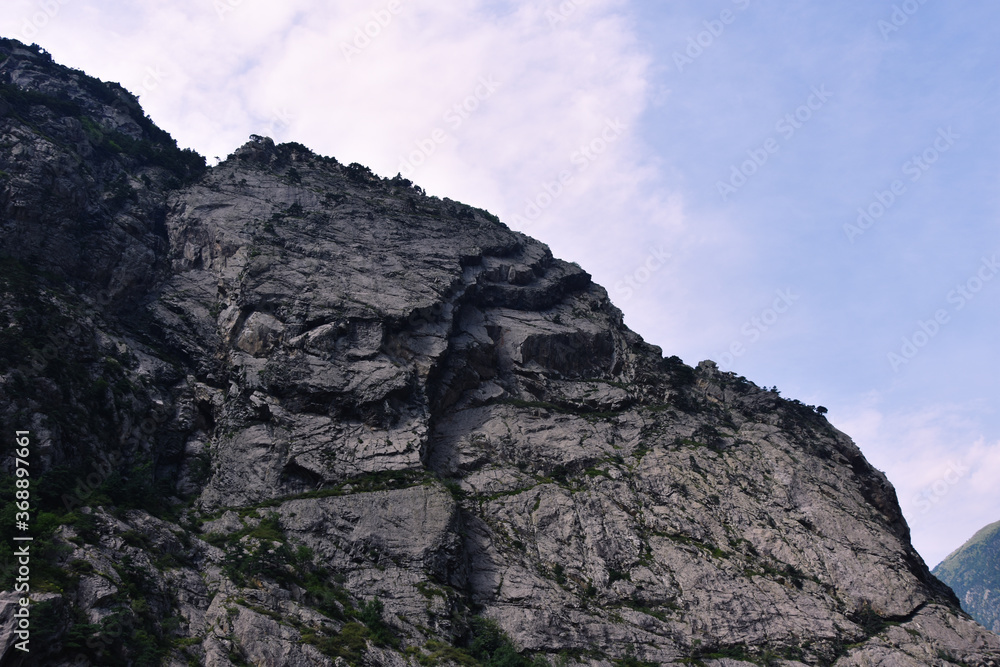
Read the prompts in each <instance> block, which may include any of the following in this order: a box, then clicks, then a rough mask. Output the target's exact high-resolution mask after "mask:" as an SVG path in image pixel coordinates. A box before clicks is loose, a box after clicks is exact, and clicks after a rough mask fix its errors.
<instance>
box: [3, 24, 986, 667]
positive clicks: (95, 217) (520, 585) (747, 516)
mask: <svg viewBox="0 0 1000 667" xmlns="http://www.w3.org/2000/svg"><path fill="white" fill-rule="evenodd" d="M0 229H2V234H0V292H2V294H3V299H2V300H0V318H2V319H0V343H2V346H0V350H2V352H0V372H2V379H0V382H2V384H0V422H2V432H3V433H4V434H12V433H13V432H14V431H18V430H19V431H30V434H31V435H30V437H31V441H32V443H33V444H32V455H31V461H30V465H31V474H32V477H31V480H32V482H31V483H32V494H33V499H34V502H35V507H34V510H35V513H34V514H33V516H32V531H33V535H34V538H35V539H34V542H33V546H32V549H33V552H32V553H33V560H32V563H33V565H32V570H31V586H32V595H33V599H34V604H33V605H32V607H31V613H32V621H31V623H32V625H31V633H32V634H31V653H30V654H29V655H27V656H26V655H25V654H23V653H21V652H18V651H17V650H16V649H15V648H14V646H13V644H14V642H15V641H16V640H17V638H16V636H14V635H12V634H11V629H12V628H13V622H12V615H13V613H14V611H15V609H16V598H17V597H18V596H17V595H16V594H13V593H4V594H3V595H2V597H0V619H3V621H2V628H3V629H2V630H0V632H2V634H0V651H3V656H4V657H3V660H4V664H11V665H19V664H24V665H28V664H46V665H87V664H90V665H157V664H165V665H185V664H204V665H212V666H221V665H250V664H252V665H294V666H298V665H333V664H343V663H344V662H346V663H350V664H372V665H400V666H401V665H407V664H408V665H418V664H419V665H435V664H462V665H476V664H482V665H495V666H499V665H505V666H507V665H509V666H517V665H529V664H532V665H543V664H546V665H584V664H585V665H595V666H596V665H611V664H616V665H622V666H626V667H632V666H635V665H646V664H678V663H694V664H697V665H713V666H717V667H737V666H738V665H740V664H747V663H755V664H759V665H764V664H767V665H778V664H783V665H788V666H791V665H797V664H807V665H832V664H837V665H842V666H845V667H846V666H848V665H870V664H880V665H945V664H946V663H956V664H963V665H990V666H993V665H996V664H997V661H998V660H1000V639H998V638H997V636H996V635H993V634H991V633H989V632H987V631H986V630H984V629H983V628H982V627H980V626H979V625H977V624H976V623H975V622H974V621H972V620H971V619H970V618H969V617H968V616H967V615H966V614H964V613H963V612H962V611H961V609H960V608H959V605H958V601H957V599H956V598H955V597H954V595H953V594H952V593H951V591H950V590H949V589H948V588H947V587H946V586H944V585H942V584H941V583H940V582H939V581H938V580H937V579H935V578H934V577H933V576H932V575H931V574H930V572H929V571H928V569H927V567H926V566H925V564H924V563H923V561H922V560H921V559H920V557H919V556H918V555H917V553H916V552H915V551H914V550H913V548H912V546H911V545H910V541H909V534H908V528H907V526H906V523H905V521H904V519H903V517H902V515H901V513H900V510H899V506H898V504H897V502H896V497H895V493H894V491H893V489H892V486H891V485H890V484H889V483H888V482H887V480H886V479H885V477H884V476H883V475H882V473H880V472H879V471H877V470H875V469H874V468H872V467H871V466H870V465H869V464H868V463H867V462H866V461H865V459H864V457H863V455H862V454H861V452H860V451H859V450H858V448H857V447H856V446H855V445H854V443H852V442H851V440H850V439H849V438H848V437H847V436H846V435H844V434H842V433H840V432H838V431H837V430H836V429H834V428H833V427H832V426H831V425H830V424H829V423H828V422H827V421H826V420H825V418H824V417H823V416H822V415H821V414H819V413H817V412H816V411H815V410H814V409H813V408H812V407H811V406H807V405H803V404H801V403H799V402H797V401H789V400H785V399H782V398H780V397H779V396H778V395H777V394H776V393H774V392H770V391H766V390H763V389H760V388H759V387H757V386H755V385H754V384H753V383H751V382H749V381H747V380H746V379H745V378H742V377H737V376H735V375H733V374H731V373H723V372H720V371H719V370H718V369H717V368H716V366H715V365H714V364H712V363H711V362H703V363H701V364H699V365H698V367H697V368H691V367H689V366H686V365H684V364H683V363H682V362H681V361H680V360H679V359H677V358H676V357H667V358H664V357H663V355H662V353H661V350H660V349H659V348H657V347H655V346H652V345H649V344H647V343H645V342H644V341H643V340H642V339H641V338H640V337H639V336H637V335H636V334H634V333H633V332H631V331H629V330H628V329H627V328H626V327H625V326H624V325H623V323H622V315H621V312H620V311H619V310H618V309H616V308H615V307H614V305H613V304H611V303H610V301H609V300H608V296H607V293H606V292H605V290H604V289H603V288H601V287H600V286H598V285H596V284H594V283H593V282H592V281H591V279H590V276H589V275H588V274H587V273H586V272H585V271H583V270H582V269H581V268H580V267H578V266H576V265H573V264H568V263H566V262H563V261H560V260H558V259H556V258H554V257H553V256H552V255H551V253H550V252H549V250H548V248H547V247H546V246H544V245H543V244H541V243H539V242H537V241H535V240H533V239H531V238H529V237H526V236H524V235H523V234H519V233H517V232H514V231H511V230H510V229H508V228H507V227H506V226H505V225H503V224H502V223H501V222H500V221H499V220H498V219H497V218H496V217H494V216H493V215H491V214H489V213H487V212H485V211H482V210H478V209H475V208H471V207H469V206H466V205H463V204H460V203H457V202H453V201H450V200H448V199H444V200H441V199H438V198H436V197H427V196H425V195H424V193H423V192H422V191H421V190H420V189H419V188H417V187H415V186H413V185H412V184H411V183H410V182H409V181H406V180H404V179H402V178H398V177H397V178H396V179H392V180H385V179H381V178H378V177H376V176H374V175H373V174H372V173H371V172H370V171H369V170H368V169H366V168H365V167H363V166H361V165H357V164H352V165H346V166H345V165H342V164H339V163H338V162H337V161H336V160H334V159H332V158H326V157H320V156H318V155H315V154H313V153H312V152H311V151H310V150H308V149H307V148H306V147H304V146H301V145H298V144H283V145H275V144H274V143H273V142H272V141H270V140H269V139H266V138H261V137H254V138H252V139H251V141H250V142H249V143H248V144H247V145H245V146H243V147H242V148H240V149H238V150H237V151H236V152H235V153H233V154H232V155H231V156H229V158H228V159H227V160H226V161H225V162H223V163H222V164H220V165H218V166H216V167H213V168H211V169H206V168H205V165H204V161H203V160H202V159H201V158H199V157H198V156H197V155H194V154H193V153H191V152H189V151H180V150H178V149H177V147H176V144H175V143H174V142H173V141H172V140H171V139H170V137H169V136H167V135H166V134H165V133H163V132H162V131H160V130H159V129H157V128H156V127H155V125H153V124H152V122H151V121H149V120H148V119H147V118H146V117H145V115H144V114H143V112H142V111H141V109H140V108H139V106H138V104H137V101H136V100H135V98H134V97H132V96H131V95H129V94H128V93H127V92H126V91H124V90H123V89H121V88H120V87H118V86H116V85H113V84H104V83H101V82H98V81H96V80H94V79H91V78H90V77H87V76H86V75H85V74H83V73H81V72H76V71H73V70H68V69H65V68H63V67H60V66H58V65H56V64H55V63H53V62H51V59H50V58H49V57H48V56H47V54H45V53H44V52H40V51H39V50H37V49H34V48H27V47H24V46H23V45H21V44H19V43H17V42H13V41H2V42H0ZM2 442H3V444H2V445H0V447H2V449H0V456H2V465H3V470H4V471H5V476H4V477H3V479H2V482H0V501H2V502H3V503H4V505H3V509H2V510H0V520H2V521H3V526H4V534H8V532H9V530H8V527H9V526H13V525H14V512H15V508H14V507H13V502H12V501H13V498H14V478H13V473H14V468H15V462H14V458H15V449H14V442H13V438H12V437H7V435H5V436H4V438H3V441H2ZM0 548H2V549H3V550H4V552H3V556H4V563H3V564H4V572H3V582H2V583H3V586H4V588H5V589H6V590H8V591H9V590H10V589H11V587H12V585H13V582H14V577H15V574H16V568H15V561H14V559H13V558H12V551H13V547H12V546H11V543H10V542H9V541H6V540H5V542H4V544H3V545H2V546H0Z"/></svg>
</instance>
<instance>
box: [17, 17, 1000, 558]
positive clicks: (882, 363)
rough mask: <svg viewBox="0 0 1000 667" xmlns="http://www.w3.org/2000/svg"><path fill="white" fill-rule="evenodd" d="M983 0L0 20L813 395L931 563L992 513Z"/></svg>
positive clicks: (68, 59)
mask: <svg viewBox="0 0 1000 667" xmlns="http://www.w3.org/2000/svg"><path fill="white" fill-rule="evenodd" d="M998 24H1000V4H997V3H995V2H991V1H989V0H970V1H968V2H964V3H945V2H943V1H942V0H846V1H844V2H839V3H829V2H819V1H817V0H812V1H806V0H783V1H781V2H779V1H778V0H698V1H695V0H674V1H672V2H669V3H665V2H651V1H646V0H643V1H640V0H632V1H629V0H525V1H520V0H451V1H450V2H448V3H440V2H434V3H432V2H429V1H428V0H340V1H338V2H337V3H330V2H323V1H321V0H283V1H282V2H280V3H278V2H273V1H271V0H150V1H149V2H143V3H132V2H123V1H117V0H99V1H98V0H4V12H3V14H2V15H0V35H3V36H5V37H13V38H16V39H20V40H22V41H24V42H26V43H29V44H30V43H37V44H39V45H41V46H42V47H44V48H45V49H46V50H47V51H49V52H50V53H51V54H52V55H53V57H54V58H55V59H56V60H57V61H59V62H61V63H63V64H66V65H70V66H72V67H77V68H80V69H83V70H85V71H87V72H88V73H89V74H91V75H94V76H97V77H99V78H102V79H104V80H109V81H117V82H120V83H121V84H122V85H124V86H125V87H126V88H128V89H129V90H131V91H132V92H134V93H135V94H137V95H139V97H140V101H141V102H142V104H143V106H144V107H145V109H146V111H147V113H148V114H149V115H150V116H151V117H152V118H153V120H155V121H156V122H157V123H158V124H159V125H160V126H161V127H163V128H164V129H166V130H167V131H169V132H171V133H172V134H173V135H174V136H175V137H176V138H177V140H178V142H179V144H180V145H181V146H184V147H191V148H194V149H196V150H197V151H198V152H200V153H202V154H203V155H206V156H207V157H208V158H209V162H210V163H214V162H215V161H216V159H225V157H226V156H227V155H229V154H230V153H232V152H233V151H234V150H235V149H236V148H238V147H239V146H240V145H242V144H243V143H245V142H246V141H247V139H248V137H249V135H250V134H262V135H267V136H270V137H273V138H274V139H275V140H277V141H298V142H301V143H303V144H306V145H307V146H309V147H310V148H312V149H313V150H315V151H316V152H318V153H321V154H324V155H331V156H333V157H336V158H337V159H338V160H340V161H341V162H343V163H345V164H346V163H350V162H360V163H362V164H365V165H367V166H369V167H371V168H372V170H373V171H375V172H376V173H378V174H380V175H382V176H386V177H391V176H394V175H396V174H397V173H401V174H403V175H404V176H406V177H407V178H409V179H411V180H412V181H414V182H415V183H416V184H418V185H420V186H422V187H424V188H425V189H426V190H427V192H428V193H429V194H432V195H437V196H440V197H450V198H452V199H456V200H459V201H464V202H466V203H469V204H472V205H474V206H479V207H483V208H486V209H488V210H490V211H492V212H493V213H496V214H497V215H499V216H500V217H501V219H503V220H504V222H506V223H507V224H508V225H509V226H510V227H512V228H514V229H517V230H519V231H523V232H525V233H527V234H529V235H531V236H534V237H535V238H538V239H540V240H541V241H543V242H545V243H547V244H548V245H549V246H550V247H551V248H552V250H553V252H554V253H555V254H556V255H557V256H558V257H561V258H563V259H566V260H570V261H575V262H578V263H579V264H580V265H581V266H583V267H584V268H585V269H587V270H588V271H589V272H590V273H591V274H593V276H594V278H595V280H596V281H597V282H598V283H600V284H602V285H603V286H605V287H606V288H607V290H608V292H609V294H610V296H611V299H612V301H613V302H614V303H615V304H616V305H617V306H618V307H619V308H621V309H622V310H623V311H624V313H625V322H626V324H628V325H629V326H630V327H631V328H632V329H634V330H635V331H637V332H638V333H640V334H641V335H642V336H643V337H644V338H645V339H646V340H647V341H649V342H651V343H653V344H656V345H659V346H660V347H662V348H663V350H664V353H665V354H666V355H668V356H669V355H677V356H679V357H681V358H682V359H683V360H684V361H685V362H687V363H689V364H697V363H698V362H699V361H701V360H703V359H712V360H715V361H716V362H718V364H719V366H720V367H721V368H722V369H723V370H727V371H733V372H735V373H737V374H738V375H744V376H746V377H747V378H748V379H750V380H752V381H754V382H755V383H757V384H758V385H761V386H767V387H771V386H776V387H777V388H778V389H779V390H780V391H781V393H782V395H783V396H785V397H787V398H797V399H799V400H801V401H803V402H805V403H808V404H820V405H824V406H826V407H827V408H828V409H829V414H828V415H827V416H828V418H829V419H830V421H831V422H832V423H833V424H834V425H835V426H836V427H838V428H839V429H841V430H843V431H844V432H846V433H847V434H849V435H850V436H851V437H852V438H853V439H854V440H855V442H857V444H858V445H859V446H860V447H861V449H862V451H863V452H864V453H865V455H866V457H867V458H868V460H869V461H870V462H871V463H872V464H873V465H874V466H876V467H877V468H879V469H880V470H882V471H884V472H885V473H886V474H887V475H888V477H889V479H890V481H891V482H892V483H893V485H894V486H895V487H896V490H897V494H898V496H899V500H900V504H901V506H902V508H903V512H904V515H905V516H906V518H907V521H908V523H909V525H910V528H911V532H912V538H913V543H914V546H915V547H916V548H917V550H918V551H919V552H920V553H921V555H922V556H923V557H924V559H925V560H926V561H927V562H928V564H929V565H930V566H934V565H935V564H937V563H938V562H940V561H941V560H942V559H943V558H944V557H945V556H947V555H948V554H949V553H950V552H951V551H953V550H954V549H956V548H958V547H959V546H960V545H961V544H962V543H963V542H964V541H965V540H966V539H968V538H969V537H971V536H972V535H973V534H974V533H975V532H976V531H977V530H978V529H980V528H982V527H983V526H985V525H986V524H989V523H992V522H994V521H997V520H998V519H1000V484H998V483H997V480H998V479H1000V414H998V413H997V410H996V403H997V400H996V397H997V396H998V394H1000V391H998V390H1000V373H998V369H1000V363H998V362H1000V351H998V346H997V340H998V333H1000V332H998V327H997V325H998V323H1000V317H998V313H1000V309H998V305H1000V263H998V260H1000V224H998V222H1000V194H998V193H1000V187H998V186H1000V160H998V157H1000V123H998V122H997V118H998V117H1000V113H998V111H1000V96H998V79H1000V74H998V73H1000V67H998V65H1000V42H998V40H996V38H995V37H996V35H995V32H996V31H995V26H996V25H998Z"/></svg>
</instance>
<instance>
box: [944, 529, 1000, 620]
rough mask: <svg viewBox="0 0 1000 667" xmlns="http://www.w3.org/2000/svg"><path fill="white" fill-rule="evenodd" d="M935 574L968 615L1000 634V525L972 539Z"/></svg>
mask: <svg viewBox="0 0 1000 667" xmlns="http://www.w3.org/2000/svg"><path fill="white" fill-rule="evenodd" d="M934 574H935V575H936V576H937V578H938V579H940V580H941V581H943V582H944V583H946V584H948V585H949V586H951V588H952V590H954V591H955V594H956V595H958V597H959V599H960V600H961V601H962V607H963V608H964V609H965V611H967V612H969V614H971V615H972V617H973V618H975V619H976V620H977V621H979V622H980V623H982V624H983V625H984V626H986V627H987V628H989V629H990V630H992V631H993V632H996V633H997V634H1000V521H997V522H996V523H992V524H990V525H988V526H986V527H985V528H983V529H982V530H980V531H979V532H978V533H976V534H975V535H973V536H972V539H970V540H969V541H968V542H966V543H965V544H963V545H962V547H961V548H959V549H958V550H957V551H955V553H953V554H951V555H950V556H948V557H947V558H945V559H944V560H943V561H942V562H941V564H940V565H938V566H937V567H936V568H934Z"/></svg>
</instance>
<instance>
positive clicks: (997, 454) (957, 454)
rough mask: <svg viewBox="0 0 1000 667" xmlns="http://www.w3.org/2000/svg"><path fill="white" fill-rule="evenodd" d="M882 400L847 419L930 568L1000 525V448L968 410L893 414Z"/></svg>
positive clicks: (844, 426)
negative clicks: (892, 490)
mask: <svg viewBox="0 0 1000 667" xmlns="http://www.w3.org/2000/svg"><path fill="white" fill-rule="evenodd" d="M880 403H881V398H880V397H879V396H878V395H877V394H872V395H870V396H869V397H868V398H867V400H866V401H865V403H864V404H861V405H858V406H855V407H854V408H853V409H843V410H837V411H835V412H838V413H841V414H845V415H846V416H845V417H844V418H843V419H838V421H837V427H838V428H840V429H841V430H844V431H845V432H847V433H849V434H850V435H851V436H852V437H853V438H854V440H855V442H857V443H858V445H859V446H860V447H861V449H862V451H863V452H864V453H865V456H866V457H867V458H868V460H869V461H870V462H871V463H872V464H873V465H874V466H876V467H877V468H879V469H881V470H883V471H885V473H886V475H887V476H888V477H889V481H891V482H892V483H893V485H894V486H895V487H896V494H897V495H898V497H899V503H900V506H901V507H902V509H903V514H904V515H905V516H906V519H907V522H908V523H909V525H910V530H911V533H912V538H913V544H914V546H915V547H916V548H917V550H918V551H919V552H920V554H921V555H922V556H923V557H924V558H925V559H926V561H927V563H928V565H930V566H931V567H933V566H935V565H937V563H939V562H940V561H941V560H943V559H944V557H945V556H947V555H948V554H949V553H951V552H952V551H953V550H955V549H956V548H958V547H959V546H961V545H962V543H964V542H965V540H967V539H968V538H970V537H971V536H972V535H973V534H974V533H975V532H976V531H978V530H979V529H980V528H982V527H983V526H985V525H987V524H990V523H993V522H994V521H997V520H998V519H1000V486H998V485H997V483H996V480H997V479H1000V442H992V443H991V442H988V441H987V440H986V439H985V438H984V437H983V436H982V435H981V433H980V432H979V419H977V417H979V415H976V414H973V413H971V411H970V409H969V408H968V407H961V406H955V405H942V406H927V407H924V408H923V409H920V410H913V411H910V412H887V411H884V410H883V408H882V407H881V405H880Z"/></svg>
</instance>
